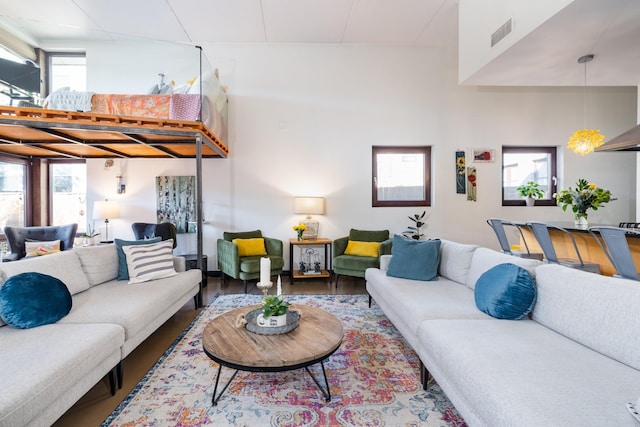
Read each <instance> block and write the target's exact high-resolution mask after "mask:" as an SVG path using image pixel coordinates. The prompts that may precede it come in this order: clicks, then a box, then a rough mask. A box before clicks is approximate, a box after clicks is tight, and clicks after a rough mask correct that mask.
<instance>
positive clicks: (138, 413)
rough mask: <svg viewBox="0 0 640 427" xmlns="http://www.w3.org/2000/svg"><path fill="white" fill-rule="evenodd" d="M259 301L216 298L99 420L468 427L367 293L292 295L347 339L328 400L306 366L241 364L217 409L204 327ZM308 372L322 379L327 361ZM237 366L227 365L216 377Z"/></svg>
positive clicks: (331, 373) (335, 362) (330, 368)
mask: <svg viewBox="0 0 640 427" xmlns="http://www.w3.org/2000/svg"><path fill="white" fill-rule="evenodd" d="M260 299H261V296H259V295H216V296H215V297H214V298H213V299H212V301H211V302H210V303H209V304H208V306H207V307H205V309H203V311H202V312H201V313H200V314H199V315H198V317H197V318H196V319H195V320H194V321H193V322H192V323H191V325H189V327H188V328H187V329H186V330H185V331H184V332H183V333H182V334H181V336H180V337H178V339H177V340H176V341H175V343H174V344H173V345H172V346H171V347H170V348H169V349H168V350H167V352H166V353H165V354H164V355H163V356H162V357H161V358H160V360H159V361H158V362H157V363H156V365H155V366H154V367H153V368H152V369H151V371H149V373H147V375H146V376H145V377H144V378H143V379H142V380H141V381H140V383H139V384H138V385H137V386H136V387H135V388H134V390H133V391H132V392H131V394H130V395H129V396H128V397H127V398H126V399H125V400H124V401H123V402H122V403H121V404H120V405H119V406H118V407H117V408H116V410H115V411H114V412H113V413H112V414H111V415H110V416H109V417H108V418H107V419H106V420H105V422H104V423H103V424H102V426H103V427H107V426H110V427H115V426H185V427H186V426H454V427H460V426H464V425H465V423H464V421H463V420H462V418H461V417H460V416H459V415H458V413H457V412H456V410H455V408H454V407H453V405H452V404H451V403H450V402H449V400H448V399H447V397H446V396H445V395H444V393H443V392H442V391H441V390H440V388H439V387H438V385H437V384H436V383H434V382H431V383H430V384H429V390H428V391H423V390H422V387H421V385H420V369H419V360H418V357H417V355H416V353H415V352H414V351H413V350H412V349H410V348H409V346H408V345H407V343H406V342H405V341H404V339H403V338H402V336H401V335H400V333H399V332H398V331H397V330H396V329H395V328H394V327H393V325H392V324H391V322H390V321H389V320H388V319H387V318H386V317H385V316H384V314H383V313H382V311H381V310H380V309H379V308H378V306H377V305H376V304H373V306H372V307H371V308H369V307H368V296H366V295H288V296H286V299H287V300H288V301H290V302H291V303H294V304H307V305H311V306H314V307H319V308H322V309H324V310H327V311H329V312H330V313H333V314H334V315H335V316H336V317H338V318H339V319H340V320H341V321H342V323H343V325H344V340H343V343H342V346H341V347H340V349H338V351H336V352H335V353H334V354H333V355H331V356H330V357H329V359H327V360H326V361H325V363H324V365H325V368H326V372H327V377H328V380H329V384H330V388H331V401H330V402H325V401H324V400H323V396H322V393H321V392H320V390H319V389H318V387H317V386H316V384H314V382H313V380H312V379H311V378H310V376H309V374H308V373H307V372H306V371H305V370H304V369H299V370H295V371H288V372H277V373H252V372H242V371H240V372H239V373H238V374H237V375H236V377H235V378H234V379H233V381H232V382H231V385H230V386H229V388H228V389H227V390H226V391H225V393H224V394H223V395H222V397H221V399H220V400H219V402H218V405H217V406H212V405H211V395H212V393H213V386H214V381H215V376H216V374H217V371H218V365H217V364H216V363H215V362H213V361H212V360H211V359H209V358H208V357H207V355H206V354H205V353H204V352H203V350H202V330H203V329H204V327H205V325H206V324H207V323H208V322H209V321H210V320H211V319H213V318H214V317H216V316H217V315H219V314H221V313H224V312H226V311H228V310H231V309H234V308H237V307H243V306H247V305H251V304H258V303H259V302H260ZM310 369H311V370H312V372H313V373H314V375H316V376H319V378H320V381H321V382H322V377H321V375H322V371H321V367H320V366H319V365H318V366H313V367H311V368H310ZM233 372H234V371H233V370H231V369H229V368H224V367H223V368H222V374H221V379H220V384H225V383H226V382H227V380H228V379H229V378H230V377H231V375H232V374H233ZM219 391H220V389H219V390H218V392H219Z"/></svg>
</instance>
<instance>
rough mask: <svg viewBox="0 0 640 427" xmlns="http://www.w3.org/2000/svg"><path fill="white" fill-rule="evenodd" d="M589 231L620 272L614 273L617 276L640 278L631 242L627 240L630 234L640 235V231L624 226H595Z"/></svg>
mask: <svg viewBox="0 0 640 427" xmlns="http://www.w3.org/2000/svg"><path fill="white" fill-rule="evenodd" d="M589 233H591V235H592V236H593V238H594V239H595V240H596V242H598V245H600V247H601V248H602V251H603V252H604V254H605V255H606V256H607V258H609V261H611V264H613V267H614V268H615V269H616V271H617V272H618V274H615V275H614V276H615V277H623V278H625V279H631V280H640V277H638V271H637V270H636V266H635V264H634V262H633V258H632V256H631V249H629V242H628V241H627V236H629V235H633V236H636V237H640V232H639V231H634V230H629V229H625V228H622V227H609V226H593V227H589ZM603 241H604V244H603Z"/></svg>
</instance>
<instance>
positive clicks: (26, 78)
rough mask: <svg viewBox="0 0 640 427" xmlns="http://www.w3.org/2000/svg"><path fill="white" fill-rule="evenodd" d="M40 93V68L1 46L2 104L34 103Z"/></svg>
mask: <svg viewBox="0 0 640 427" xmlns="http://www.w3.org/2000/svg"><path fill="white" fill-rule="evenodd" d="M39 95H40V68H39V67H38V66H37V65H36V64H35V63H34V62H32V61H30V60H25V59H23V58H20V57H19V56H17V55H14V54H13V53H11V52H9V51H8V50H6V49H5V48H3V47H2V46H0V104H1V105H18V103H19V102H20V101H23V102H30V103H34V102H36V101H37V100H38V98H39Z"/></svg>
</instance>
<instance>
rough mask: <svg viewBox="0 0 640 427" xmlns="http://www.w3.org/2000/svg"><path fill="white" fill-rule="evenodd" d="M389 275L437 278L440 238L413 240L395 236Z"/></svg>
mask: <svg viewBox="0 0 640 427" xmlns="http://www.w3.org/2000/svg"><path fill="white" fill-rule="evenodd" d="M391 255H392V257H391V261H390V262H389V268H388V269H387V276H393V277H400V278H403V279H413V280H424V281H427V280H436V276H437V274H438V263H439V262H440V240H413V239H407V238H404V237H402V236H399V235H397V234H396V235H395V236H393V243H392V246H391Z"/></svg>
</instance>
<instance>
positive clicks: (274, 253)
mask: <svg viewBox="0 0 640 427" xmlns="http://www.w3.org/2000/svg"><path fill="white" fill-rule="evenodd" d="M222 237H223V238H222V239H218V245H217V246H218V268H219V269H220V276H221V279H222V282H223V283H224V282H226V280H227V277H232V278H234V279H240V280H242V281H243V282H244V293H245V294H246V293H247V281H248V280H253V279H258V278H260V258H262V257H264V256H267V257H269V258H270V259H271V276H276V275H278V274H281V273H282V268H283V267H284V258H283V257H282V241H281V240H278V239H273V238H270V237H264V236H262V231H260V230H255V231H246V232H237V233H230V232H226V231H225V232H224V233H223V235H222ZM255 238H262V239H264V248H265V250H266V255H249V256H240V253H239V250H238V246H237V245H236V244H235V243H233V240H234V239H255Z"/></svg>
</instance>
